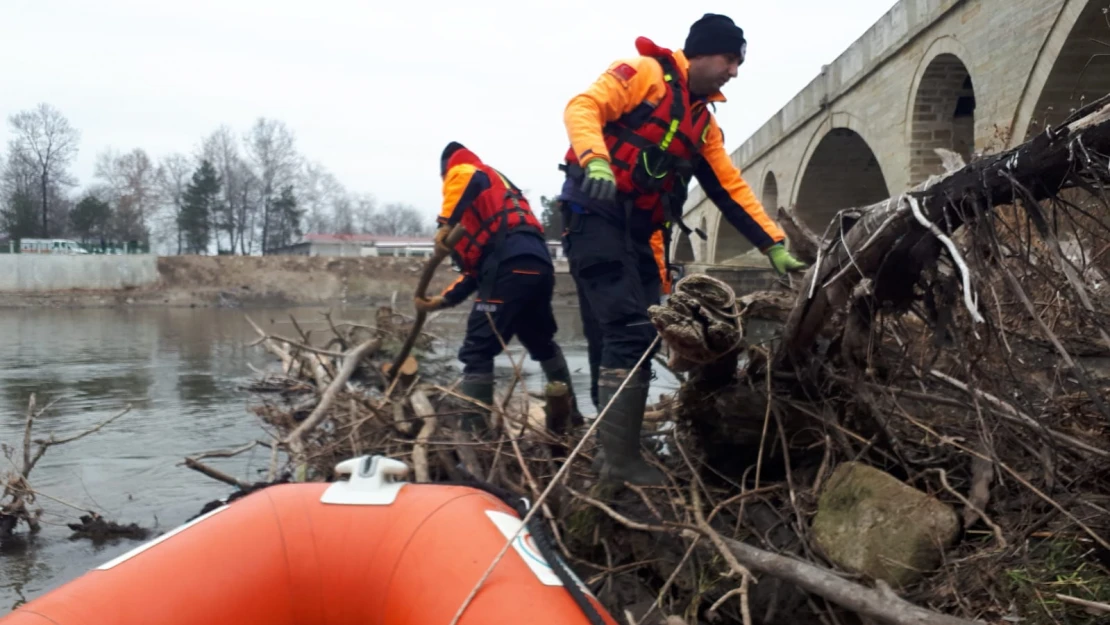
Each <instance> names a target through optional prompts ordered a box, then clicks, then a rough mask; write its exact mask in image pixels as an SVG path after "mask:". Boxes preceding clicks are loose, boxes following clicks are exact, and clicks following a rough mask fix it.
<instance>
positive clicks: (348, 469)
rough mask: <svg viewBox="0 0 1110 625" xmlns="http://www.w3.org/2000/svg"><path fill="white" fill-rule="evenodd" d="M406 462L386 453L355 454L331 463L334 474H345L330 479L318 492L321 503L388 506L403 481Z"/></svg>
mask: <svg viewBox="0 0 1110 625" xmlns="http://www.w3.org/2000/svg"><path fill="white" fill-rule="evenodd" d="M408 472H409V466H408V465H407V464H405V463H404V462H401V461H400V460H396V459H394V458H388V457H386V456H370V455H366V456H359V457H358V458H351V459H350V460H344V461H343V462H340V463H339V464H337V465H335V473H336V474H337V475H349V476H350V477H349V478H348V479H346V480H341V481H338V482H335V483H333V484H332V485H331V486H329V487H328V489H327V490H326V491H324V494H323V495H321V496H320V501H321V503H329V504H338V505H347V506H388V505H389V504H391V503H393V502H394V501H395V500H396V499H397V493H399V492H401V487H403V486H404V485H405V484H406V483H407V482H405V481H404V480H403V479H402V478H404V476H405V475H407V474H408Z"/></svg>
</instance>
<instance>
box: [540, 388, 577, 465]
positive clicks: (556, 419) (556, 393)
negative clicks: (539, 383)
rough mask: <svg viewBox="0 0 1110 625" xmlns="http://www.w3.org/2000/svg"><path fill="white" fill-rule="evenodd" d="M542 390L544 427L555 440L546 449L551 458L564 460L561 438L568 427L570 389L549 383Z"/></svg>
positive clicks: (564, 450)
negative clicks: (548, 450)
mask: <svg viewBox="0 0 1110 625" xmlns="http://www.w3.org/2000/svg"><path fill="white" fill-rule="evenodd" d="M543 390H544V400H545V402H544V407H543V411H544V421H545V425H546V426H547V431H548V432H550V433H552V434H554V435H555V436H556V438H557V440H556V441H553V442H552V443H550V444H549V445H548V448H549V449H550V450H551V455H552V457H553V458H565V457H566V455H567V451H568V450H567V446H566V445H565V444H563V442H562V438H563V436H565V435H566V433H567V426H568V425H570V409H571V406H570V402H571V396H570V389H568V388H567V385H566V384H564V383H562V382H551V383H549V384H548V385H547V386H545V387H544V389H543Z"/></svg>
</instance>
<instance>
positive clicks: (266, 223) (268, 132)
mask: <svg viewBox="0 0 1110 625" xmlns="http://www.w3.org/2000/svg"><path fill="white" fill-rule="evenodd" d="M247 151H248V153H249V154H250V157H251V160H252V161H253V163H254V165H255V173H256V175H257V176H258V180H259V184H260V185H261V194H262V253H263V254H265V253H266V250H267V249H269V248H270V247H273V246H272V245H271V240H270V231H271V221H272V212H273V203H274V201H275V200H277V194H278V191H279V189H281V188H282V187H284V186H286V185H289V184H291V183H292V181H293V177H294V176H295V175H296V171H297V166H298V164H299V163H298V161H299V156H298V155H297V150H296V147H295V142H294V138H293V133H292V131H290V130H289V128H288V127H286V125H285V123H284V122H281V121H278V120H272V119H266V118H265V117H260V118H258V121H257V122H255V124H254V127H253V128H251V130H250V133H248V135H247Z"/></svg>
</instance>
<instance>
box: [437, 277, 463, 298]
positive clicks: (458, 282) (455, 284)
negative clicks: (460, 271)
mask: <svg viewBox="0 0 1110 625" xmlns="http://www.w3.org/2000/svg"><path fill="white" fill-rule="evenodd" d="M463 280H466V276H459V277H458V278H455V281H454V282H452V283H451V284H450V286H448V287H447V288H446V289H443V292H442V293H440V295H441V296H444V295H447V294H448V293H450V292H451V291H452V290H453V289H454V288H455V287H457V286H459V285H460V284H462V281H463Z"/></svg>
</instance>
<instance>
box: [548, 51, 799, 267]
mask: <svg viewBox="0 0 1110 625" xmlns="http://www.w3.org/2000/svg"><path fill="white" fill-rule="evenodd" d="M636 43H637V49H638V51H640V53H641V56H638V57H631V58H626V59H621V60H618V61H615V62H613V63H612V64H611V65H610V66H609V69H608V70H607V71H606V72H605V73H604V74H602V75H601V76H600V77H599V78H598V79H597V80H596V81H594V83H593V84H592V85H590V86H589V88H587V89H586V91H584V92H582V93H580V94H578V95H576V96H574V97H573V98H572V99H571V100H570V102H569V103H568V104H567V106H566V109H565V111H564V115H563V120H564V123H565V124H566V128H567V135H568V137H569V138H570V144H571V154H572V155H573V157H574V159H573V160H577V161H578V163H579V164H580V165H582V166H585V165H586V163H588V162H589V161H590V160H593V159H595V158H603V159H605V160H606V161H608V162H610V163H611V164H612V162H613V157H612V155H611V154H610V151H609V148H608V145H609V144H612V143H613V141H614V139H615V137H614V136H613V133H614V131H613V130H611V129H612V128H613V126H614V125H615V124H614V122H617V121H618V120H621V119H622V118H624V119H628V118H627V117H625V116H626V115H629V114H630V113H632V112H633V111H634V110H636V109H637V108H639V107H641V105H645V104H646V105H647V106H654V105H657V104H659V103H660V102H661V101H663V100H664V99H665V98H666V96H667V93H668V90H669V89H671V88H672V87H671V85H669V84H668V82H667V80H666V78H665V76H664V71H663V67H662V65H661V64H660V62H659V61H657V60H656V59H655V58H653V56H660V55H661V54H664V53H665V54H667V55H670V56H671V58H672V59H673V61H674V65H675V66H676V69H677V70H678V71H679V72H680V73H681V74H682V80H681V84H682V85H683V86H684V85H685V83H686V76H687V75H688V72H689V68H690V62H689V60H688V59H687V58H686V56H685V55H684V54H683V53H682V51H681V50H678V51H674V52H673V53H672V52H671V51H669V50H666V49H664V48H660V47H658V46H656V45H655V44H653V43H651V42H650V41H648V40H646V39H645V38H643V37H641V38H640V39H638V40H637V42H636ZM684 95H685V97H686V98H687V101H688V102H689V101H690V100H689V99H688V98H689V97H690V96H689V94H688V93H685V94H684ZM724 101H725V97H724V96H723V95H722V94H721V93H720V92H717V93H713V94H711V95H709V96H708V97H707V98H706V99H705V100H693V101H692V102H691V105H690V106H689V107H686V110H685V115H686V116H694V115H701V114H702V113H704V114H707V115H708V116H709V122H708V127H707V130H706V132H705V140H704V142H703V143H701V145H700V154H699V155H700V157H701V158H700V159H698V162H697V163H696V165H695V169H694V176H695V178H697V180H698V182H699V183H700V184H701V186H702V188H703V189H704V190H705V193H706V195H707V196H708V197H709V199H711V200H712V201H713V203H714V204H715V205H716V206H717V208H718V209H719V210H720V211H721V212H722V213H723V216H724V217H725V218H726V219H727V220H728V221H729V223H731V224H732V225H733V226H734V227H735V228H736V229H737V230H739V231H740V233H741V234H743V235H744V236H745V237H746V238H747V239H748V240H749V241H751V242H752V244H753V245H755V246H756V247H758V248H759V249H761V250H766V249H767V248H768V247H770V246H771V245H773V244H775V243H778V242H781V241H783V240H784V239H785V238H786V235H785V234H784V233H783V231H782V228H780V227H779V225H778V224H777V223H775V221H774V220H772V219H771V218H770V217H769V216H768V215H767V213H766V211H765V210H764V209H763V205H762V204H761V203H760V202H759V199H758V198H756V196H755V193H754V192H752V189H751V187H750V186H749V185H748V183H747V182H746V181H745V180H744V178H743V176H742V175H741V173H740V170H739V169H737V168H736V166H735V165H733V164H732V159H731V158H730V157H729V154H728V152H727V151H726V150H725V146H724V134H723V133H722V132H721V129H720V126H718V124H717V120H716V118H715V117H714V116H713V114H712V113H711V112H709V111H708V110H705V107H706V106H707V105H709V104H714V103H717V102H724ZM699 107H700V108H699ZM658 116H659V115H658V113H657V114H656V115H655V116H654V117H658ZM679 121H682V120H679ZM607 126H608V128H607ZM614 171H616V169H614ZM663 219H664V216H663V215H657V216H656V217H655V221H656V222H659V223H661V222H662V221H663Z"/></svg>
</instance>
